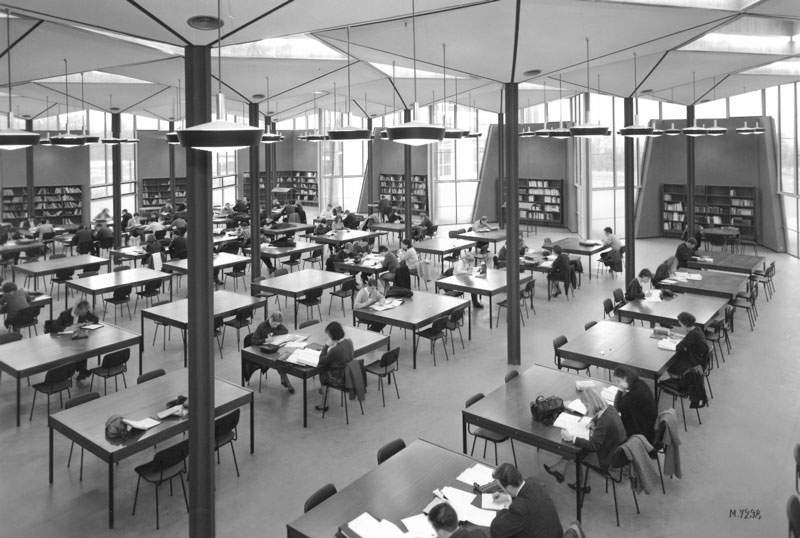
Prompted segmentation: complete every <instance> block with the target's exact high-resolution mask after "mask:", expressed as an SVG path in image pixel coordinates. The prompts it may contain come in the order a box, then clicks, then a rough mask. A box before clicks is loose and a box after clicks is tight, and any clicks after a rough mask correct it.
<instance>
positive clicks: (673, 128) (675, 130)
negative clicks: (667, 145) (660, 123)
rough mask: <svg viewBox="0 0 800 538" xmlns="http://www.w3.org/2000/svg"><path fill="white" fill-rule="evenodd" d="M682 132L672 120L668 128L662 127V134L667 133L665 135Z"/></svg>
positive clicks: (674, 134)
mask: <svg viewBox="0 0 800 538" xmlns="http://www.w3.org/2000/svg"><path fill="white" fill-rule="evenodd" d="M682 133H683V131H681V130H680V129H677V128H676V127H675V123H674V122H672V123H671V124H670V128H669V129H664V134H665V135H667V136H678V135H679V134H682Z"/></svg>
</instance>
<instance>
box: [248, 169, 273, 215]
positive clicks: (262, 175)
mask: <svg viewBox="0 0 800 538" xmlns="http://www.w3.org/2000/svg"><path fill="white" fill-rule="evenodd" d="M242 180H243V187H242V196H243V197H246V198H248V199H249V198H250V172H242ZM266 184H267V173H266V172H259V173H258V205H259V207H261V206H264V207H267V192H268V191H267V188H266ZM250 203H251V204H252V203H254V201H253V200H250Z"/></svg>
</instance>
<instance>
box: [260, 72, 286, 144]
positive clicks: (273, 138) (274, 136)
mask: <svg viewBox="0 0 800 538" xmlns="http://www.w3.org/2000/svg"><path fill="white" fill-rule="evenodd" d="M264 78H266V79H267V117H266V118H265V119H266V121H265V123H266V129H265V130H264V134H263V135H261V143H262V144H277V143H278V142H283V135H282V134H280V133H273V132H271V131H270V124H271V123H272V117H271V114H272V113H271V112H270V110H269V77H264ZM253 97H255V96H253Z"/></svg>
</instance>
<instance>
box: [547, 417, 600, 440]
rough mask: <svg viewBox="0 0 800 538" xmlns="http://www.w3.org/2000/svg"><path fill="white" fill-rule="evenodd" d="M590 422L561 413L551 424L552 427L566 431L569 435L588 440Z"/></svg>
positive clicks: (586, 419)
mask: <svg viewBox="0 0 800 538" xmlns="http://www.w3.org/2000/svg"><path fill="white" fill-rule="evenodd" d="M591 422H592V419H590V418H589V417H580V418H579V417H576V416H575V415H570V414H569V413H561V414H560V415H558V418H557V419H556V421H555V422H554V423H553V426H555V427H556V428H561V429H563V430H567V431H568V432H569V433H571V434H572V435H574V436H575V437H580V438H581V439H586V440H587V441H588V440H589V424H590V423H591Z"/></svg>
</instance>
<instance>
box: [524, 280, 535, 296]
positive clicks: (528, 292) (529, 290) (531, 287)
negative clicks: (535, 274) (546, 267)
mask: <svg viewBox="0 0 800 538" xmlns="http://www.w3.org/2000/svg"><path fill="white" fill-rule="evenodd" d="M534 295H536V279H535V278H534V279H533V280H531V281H530V282H528V283H527V284H525V296H526V297H533V296H534Z"/></svg>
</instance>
